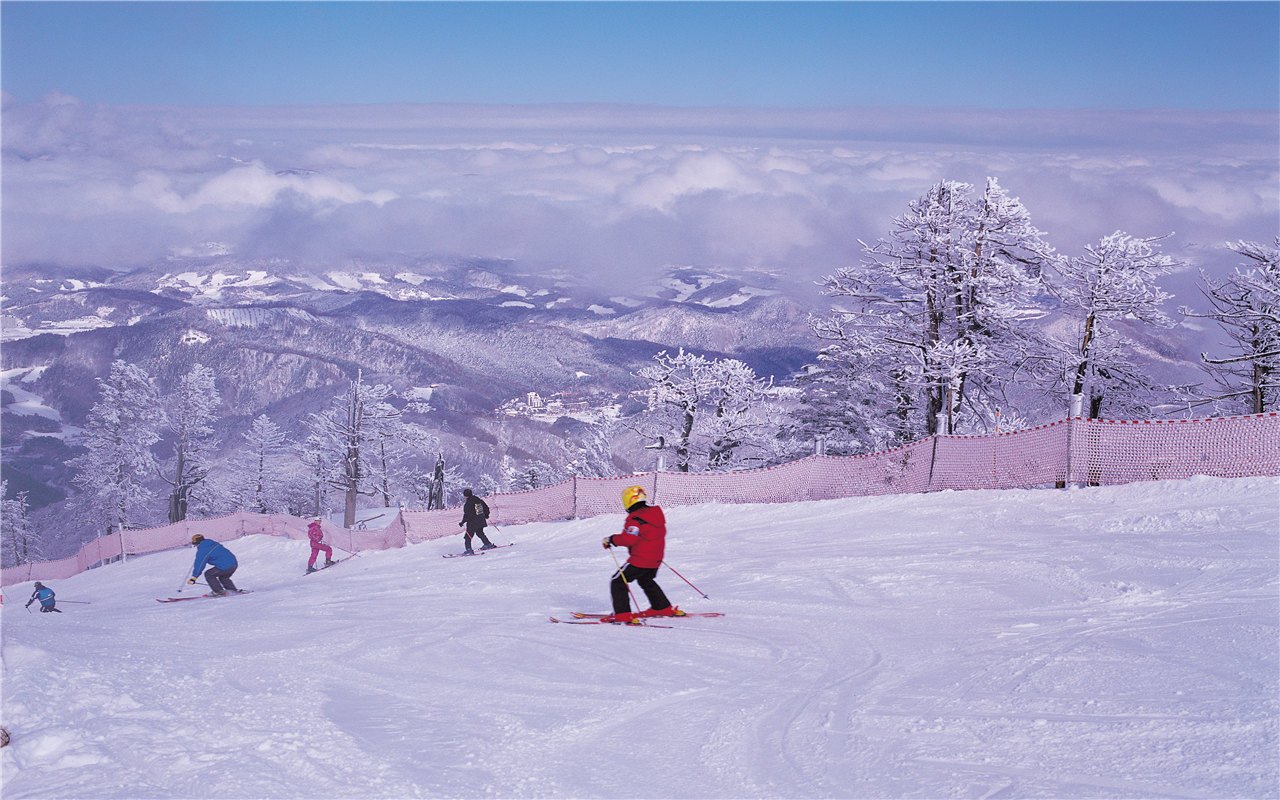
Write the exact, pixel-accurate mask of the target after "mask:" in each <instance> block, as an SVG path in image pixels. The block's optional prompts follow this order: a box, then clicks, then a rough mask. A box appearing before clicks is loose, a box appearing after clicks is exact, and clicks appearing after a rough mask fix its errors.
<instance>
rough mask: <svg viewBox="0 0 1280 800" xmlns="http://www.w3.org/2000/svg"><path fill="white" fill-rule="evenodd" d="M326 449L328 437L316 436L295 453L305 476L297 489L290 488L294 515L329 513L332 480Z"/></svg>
mask: <svg viewBox="0 0 1280 800" xmlns="http://www.w3.org/2000/svg"><path fill="white" fill-rule="evenodd" d="M313 424H314V421H313ZM326 448H327V445H326V443H325V437H324V436H322V435H321V434H319V433H316V432H312V433H310V434H308V435H307V437H306V439H304V440H303V441H302V443H301V444H300V445H298V446H297V448H296V449H295V451H294V453H295V455H296V456H297V458H298V461H299V462H300V463H301V464H302V470H303V473H302V476H301V480H300V481H299V482H298V483H297V484H296V485H295V484H293V483H292V482H291V483H290V486H289V494H288V497H289V508H290V513H293V514H297V515H299V516H311V515H314V516H322V515H324V514H325V513H326V512H327V511H328V508H329V503H328V495H329V480H328V476H329V471H330V468H331V467H330V463H329V458H328V454H327V452H326Z"/></svg>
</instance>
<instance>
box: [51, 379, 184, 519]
mask: <svg viewBox="0 0 1280 800" xmlns="http://www.w3.org/2000/svg"><path fill="white" fill-rule="evenodd" d="M98 388H99V391H100V393H101V396H100V397H99V399H98V402H96V403H94V405H93V408H92V409H90V411H89V417H88V419H87V420H86V421H85V424H84V435H83V437H82V439H81V444H82V445H83V446H84V447H85V448H86V451H87V452H85V453H84V455H81V456H78V457H76V458H75V459H73V460H72V461H71V468H72V469H73V470H75V478H74V479H73V481H72V482H73V483H74V485H75V486H76V487H77V488H78V489H79V490H80V494H79V496H78V497H77V498H76V505H77V508H78V511H79V513H80V515H81V516H83V517H84V518H85V519H86V520H89V521H91V522H92V523H93V524H94V527H96V528H97V529H98V530H100V531H104V532H105V533H113V532H116V531H120V530H123V529H124V528H127V527H131V526H133V525H134V524H136V523H138V522H141V521H144V520H148V521H149V519H148V515H147V513H146V509H147V508H148V507H149V506H150V505H151V503H152V502H153V501H154V499H155V493H154V492H153V491H152V490H151V488H150V487H149V486H148V485H147V481H148V480H150V479H152V478H153V477H154V476H155V475H156V471H157V470H156V467H157V465H156V460H155V457H154V456H153V455H152V452H151V447H152V445H154V444H155V443H156V442H157V441H159V440H160V426H161V425H162V424H163V422H164V412H163V411H162V410H161V406H160V397H159V392H158V391H157V390H156V386H155V382H154V381H153V380H152V379H151V376H150V375H148V374H147V373H146V372H145V371H144V370H143V369H141V368H140V367H136V366H133V365H132V364H127V363H125V362H124V361H119V360H117V361H114V362H112V364H111V372H110V374H108V376H107V377H106V378H100V379H98Z"/></svg>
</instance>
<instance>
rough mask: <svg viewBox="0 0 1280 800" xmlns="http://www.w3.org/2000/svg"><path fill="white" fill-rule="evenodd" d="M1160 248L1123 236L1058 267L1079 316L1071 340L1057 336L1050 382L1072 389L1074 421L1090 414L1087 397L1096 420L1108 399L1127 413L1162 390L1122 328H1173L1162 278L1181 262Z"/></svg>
mask: <svg viewBox="0 0 1280 800" xmlns="http://www.w3.org/2000/svg"><path fill="white" fill-rule="evenodd" d="M1159 243H1160V239H1159V238H1138V237H1134V236H1130V235H1129V234H1127V233H1123V232H1121V231H1116V232H1115V233H1113V234H1111V235H1109V236H1104V237H1102V239H1100V240H1099V241H1098V243H1097V244H1091V245H1089V246H1087V247H1086V248H1085V252H1084V253H1083V254H1082V255H1080V256H1074V257H1072V258H1068V259H1062V260H1059V261H1058V262H1057V263H1056V264H1055V273H1056V275H1055V277H1054V278H1053V279H1052V280H1051V288H1052V291H1053V292H1054V294H1055V295H1057V297H1058V299H1059V300H1060V301H1061V303H1062V307H1063V309H1064V310H1065V311H1066V312H1067V313H1068V314H1069V315H1071V316H1072V317H1073V321H1074V330H1073V336H1072V338H1071V339H1065V338H1062V337H1050V338H1049V343H1050V346H1051V351H1050V355H1049V360H1048V363H1049V364H1050V365H1051V366H1050V369H1049V371H1048V373H1047V375H1046V377H1047V378H1048V379H1049V381H1050V383H1051V384H1055V385H1058V386H1060V387H1061V386H1062V385H1063V384H1065V387H1066V389H1067V391H1068V393H1069V395H1070V401H1071V408H1070V413H1071V416H1073V417H1074V416H1080V415H1081V414H1082V413H1084V412H1085V410H1086V409H1085V408H1084V400H1085V397H1086V395H1087V397H1088V409H1087V413H1088V416H1089V418H1090V419H1093V418H1097V417H1098V416H1100V414H1101V412H1102V406H1103V401H1104V400H1107V399H1110V400H1111V401H1112V402H1115V403H1117V404H1119V405H1120V408H1121V409H1122V410H1124V411H1126V412H1129V411H1136V410H1140V409H1142V408H1145V407H1146V406H1147V405H1148V401H1147V400H1146V398H1148V397H1149V396H1150V395H1151V394H1152V393H1153V392H1154V391H1155V389H1156V387H1155V386H1154V385H1153V384H1152V382H1151V380H1150V379H1149V378H1148V377H1147V376H1146V375H1144V374H1143V373H1142V372H1141V371H1140V370H1138V369H1137V368H1136V366H1135V364H1134V359H1133V351H1134V343H1133V341H1132V340H1131V339H1130V338H1129V337H1128V336H1126V335H1125V334H1124V331H1123V330H1122V329H1121V328H1120V327H1119V326H1118V325H1117V323H1118V322H1120V321H1122V320H1123V321H1127V322H1130V323H1139V322H1141V323H1146V324H1149V325H1155V326H1159V327H1168V326H1170V325H1172V324H1173V323H1172V321H1171V320H1170V319H1169V318H1168V317H1167V316H1166V315H1165V313H1164V312H1163V311H1162V310H1161V308H1160V307H1161V305H1162V304H1163V303H1164V302H1165V301H1166V300H1168V299H1169V295H1168V294H1167V293H1166V292H1164V291H1163V290H1161V289H1160V288H1159V286H1158V285H1157V283H1156V281H1157V280H1158V279H1159V278H1160V277H1161V276H1163V275H1166V274H1168V273H1169V272H1171V271H1172V270H1173V269H1175V268H1176V267H1177V266H1178V262H1177V261H1175V260H1174V259H1173V258H1172V257H1170V256H1168V255H1165V254H1164V253H1161V252H1160V249H1159ZM1042 374H1043V368H1042Z"/></svg>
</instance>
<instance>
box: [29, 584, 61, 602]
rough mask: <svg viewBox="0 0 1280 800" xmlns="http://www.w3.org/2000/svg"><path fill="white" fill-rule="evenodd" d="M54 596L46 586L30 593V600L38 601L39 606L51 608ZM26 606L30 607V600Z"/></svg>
mask: <svg viewBox="0 0 1280 800" xmlns="http://www.w3.org/2000/svg"><path fill="white" fill-rule="evenodd" d="M54 596H55V595H54V593H53V590H52V589H50V588H49V587H48V586H41V587H40V588H39V589H36V590H35V591H34V592H32V593H31V600H39V601H40V605H42V606H51V605H53V598H54ZM27 605H31V601H30V600H29V601H27Z"/></svg>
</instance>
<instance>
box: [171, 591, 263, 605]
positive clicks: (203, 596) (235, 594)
mask: <svg viewBox="0 0 1280 800" xmlns="http://www.w3.org/2000/svg"><path fill="white" fill-rule="evenodd" d="M242 594H253V590H252V589H239V590H237V591H234V592H227V593H226V594H213V593H212V592H210V593H209V594H193V595H188V596H187V597H157V598H156V602H157V603H181V602H182V601H183V600H216V599H217V598H219V597H238V596H240V595H242Z"/></svg>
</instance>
